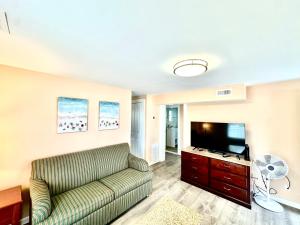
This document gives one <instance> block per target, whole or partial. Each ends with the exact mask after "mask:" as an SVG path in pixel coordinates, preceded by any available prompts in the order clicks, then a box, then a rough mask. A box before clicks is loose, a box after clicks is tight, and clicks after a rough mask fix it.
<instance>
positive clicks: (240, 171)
mask: <svg viewBox="0 0 300 225" xmlns="http://www.w3.org/2000/svg"><path fill="white" fill-rule="evenodd" d="M211 167H212V168H215V169H219V170H223V171H227V172H230V173H234V174H237V175H242V176H247V166H243V165H239V164H236V163H230V162H226V161H221V160H218V159H211Z"/></svg>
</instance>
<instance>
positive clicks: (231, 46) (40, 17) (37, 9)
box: [0, 0, 300, 95]
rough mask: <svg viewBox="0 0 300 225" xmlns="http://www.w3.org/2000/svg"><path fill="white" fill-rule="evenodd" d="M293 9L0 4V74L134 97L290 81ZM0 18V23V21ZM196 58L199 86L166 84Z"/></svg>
mask: <svg viewBox="0 0 300 225" xmlns="http://www.w3.org/2000/svg"><path fill="white" fill-rule="evenodd" d="M299 8H300V1H299V0H264V1H261V0H252V1H241V0H229V1H218V0H210V1H204V0H177V1H174V0H163V1H162V0H151V1H141V0H127V1H99V0H90V1H82V0H80V1H74V0H65V1H58V0H56V1H55V0H51V1H50V0H43V1H38V0H27V1H24V0H23V1H22V0H6V1H4V0H0V11H2V12H3V10H5V11H7V13H8V18H9V23H10V29H11V35H8V34H7V33H5V32H4V30H5V29H4V28H3V26H2V31H0V64H5V65H9V66H14V67H20V68H25V69H30V70H34V71H40V72H46V73H50V74H55V75H60V76H69V77H75V78H79V79H85V80H91V81H99V82H102V83H107V84H112V85H116V86H120V87H125V88H129V89H131V90H133V92H134V95H142V94H148V93H162V92H171V91H177V90H184V89H193V88H202V87H210V86H220V85H227V84H236V83H244V84H250V85H251V84H257V83H266V82H273V81H281V80H290V79H298V78H300V63H299V59H300V41H299V40H300V14H299ZM1 18H2V17H1V16H0V19H1ZM195 57H196V58H197V57H200V58H202V59H204V60H206V61H208V71H207V72H206V73H205V74H204V75H202V76H199V77H194V78H180V77H175V76H173V75H172V67H173V65H174V64H175V63H176V62H177V61H179V60H182V59H186V58H195Z"/></svg>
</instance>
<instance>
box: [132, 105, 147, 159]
mask: <svg viewBox="0 0 300 225" xmlns="http://www.w3.org/2000/svg"><path fill="white" fill-rule="evenodd" d="M134 103H142V106H143V112H142V114H143V115H144V116H143V122H142V124H143V127H142V137H143V139H142V140H141V141H142V146H143V147H142V151H143V156H144V157H143V159H146V100H145V99H134V100H132V101H131V105H132V104H134ZM130 139H131V135H130Z"/></svg>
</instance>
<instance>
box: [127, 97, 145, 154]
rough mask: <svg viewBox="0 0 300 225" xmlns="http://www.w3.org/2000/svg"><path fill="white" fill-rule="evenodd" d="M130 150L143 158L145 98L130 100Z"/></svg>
mask: <svg viewBox="0 0 300 225" xmlns="http://www.w3.org/2000/svg"><path fill="white" fill-rule="evenodd" d="M130 151H131V153H132V154H133V155H135V156H137V157H139V158H142V159H145V99H137V100H132V105H131V148H130Z"/></svg>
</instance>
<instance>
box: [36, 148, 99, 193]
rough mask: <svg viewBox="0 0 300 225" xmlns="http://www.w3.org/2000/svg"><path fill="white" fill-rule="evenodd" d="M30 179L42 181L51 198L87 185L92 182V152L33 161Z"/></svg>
mask: <svg viewBox="0 0 300 225" xmlns="http://www.w3.org/2000/svg"><path fill="white" fill-rule="evenodd" d="M31 177H32V179H41V180H44V181H45V182H46V183H47V184H48V187H49V191H50V195H51V196H53V195H57V194H60V193H62V192H65V191H67V190H70V189H73V188H76V187H79V186H81V185H83V184H86V183H89V182H91V181H93V180H94V155H93V151H91V150H90V151H82V152H75V153H71V154H65V155H59V156H54V157H50V158H45V159H38V160H35V161H33V162H32V174H31Z"/></svg>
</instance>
